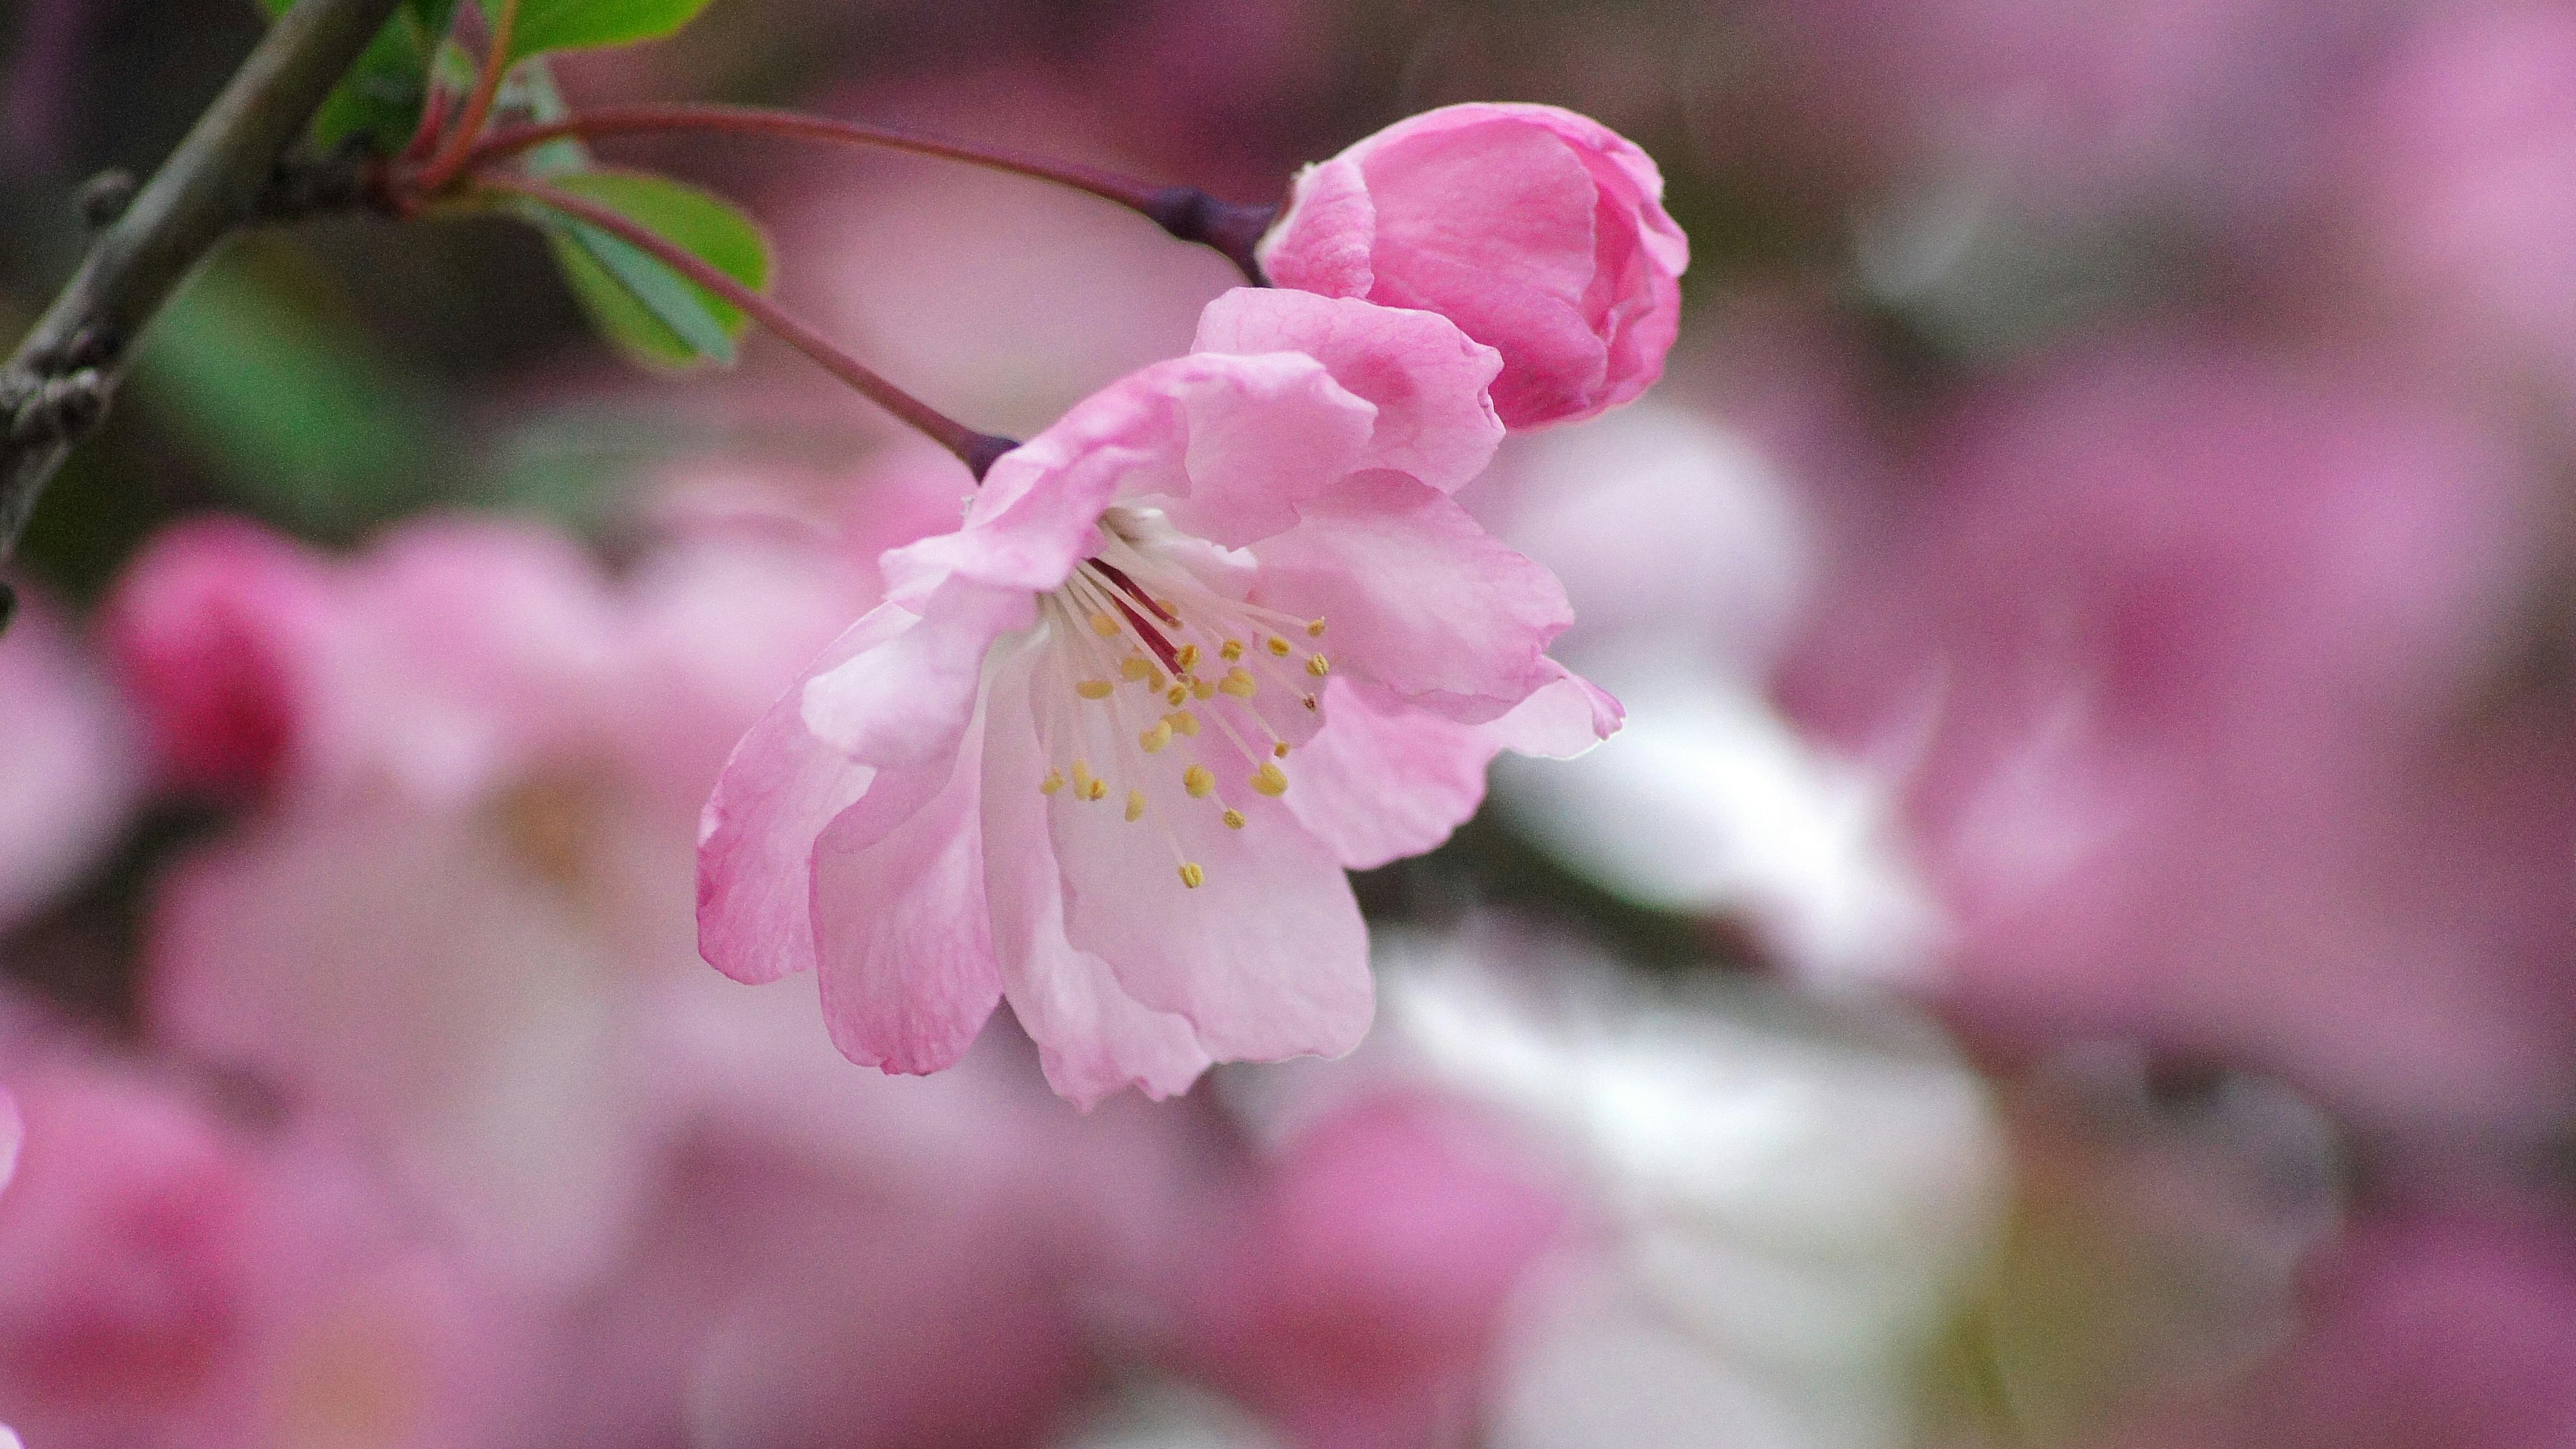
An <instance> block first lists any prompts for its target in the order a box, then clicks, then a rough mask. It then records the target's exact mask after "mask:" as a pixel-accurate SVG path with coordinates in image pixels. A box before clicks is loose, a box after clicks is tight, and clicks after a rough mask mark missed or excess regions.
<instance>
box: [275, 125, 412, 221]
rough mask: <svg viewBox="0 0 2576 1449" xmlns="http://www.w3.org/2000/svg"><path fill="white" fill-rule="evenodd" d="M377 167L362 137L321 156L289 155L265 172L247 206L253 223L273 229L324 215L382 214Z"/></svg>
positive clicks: (351, 139) (382, 198)
mask: <svg viewBox="0 0 2576 1449" xmlns="http://www.w3.org/2000/svg"><path fill="white" fill-rule="evenodd" d="M378 171H379V164H378V162H377V160H376V157H375V155H374V153H372V152H371V151H369V150H368V149H367V144H366V140H365V138H364V137H360V136H351V137H349V138H347V139H346V140H343V141H342V142H341V143H340V144H339V145H338V146H336V147H334V148H332V150H331V151H330V152H329V153H328V154H326V155H321V156H310V155H292V156H287V157H284V158H282V159H281V160H279V161H278V163H277V165H276V166H275V167H273V168H271V169H270V171H269V173H268V182H267V184H266V185H263V186H262V187H260V189H259V195H258V196H256V197H254V198H253V199H252V201H251V208H250V213H251V220H252V221H253V222H257V223H262V224H268V225H276V224H281V223H287V222H297V221H302V220H304V219H305V218H307V217H312V216H318V215H321V214H322V213H324V212H336V211H356V210H359V209H360V208H373V209H379V210H380V209H382V208H383V206H384V186H383V184H382V180H381V178H380V177H379V175H378Z"/></svg>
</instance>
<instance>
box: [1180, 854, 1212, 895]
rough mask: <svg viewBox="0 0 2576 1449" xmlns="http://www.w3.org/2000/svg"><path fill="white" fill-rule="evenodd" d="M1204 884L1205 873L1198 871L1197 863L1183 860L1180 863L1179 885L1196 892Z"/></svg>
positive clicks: (1205, 880)
mask: <svg viewBox="0 0 2576 1449" xmlns="http://www.w3.org/2000/svg"><path fill="white" fill-rule="evenodd" d="M1206 883H1207V872H1206V871H1203V870H1201V869H1199V863H1198V862H1197V861H1195V860H1185V861H1182V862H1181V884H1183V885H1185V886H1188V887H1189V888H1190V889H1191V890H1197V889H1198V888H1199V887H1200V886H1202V885H1205V884H1206Z"/></svg>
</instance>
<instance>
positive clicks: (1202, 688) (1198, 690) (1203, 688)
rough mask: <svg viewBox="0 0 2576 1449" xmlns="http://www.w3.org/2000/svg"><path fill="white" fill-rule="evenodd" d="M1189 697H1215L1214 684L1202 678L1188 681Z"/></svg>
mask: <svg viewBox="0 0 2576 1449" xmlns="http://www.w3.org/2000/svg"><path fill="white" fill-rule="evenodd" d="M1190 698H1192V699H1214V698H1216V686H1215V685H1213V684H1210V683H1208V682H1207V681H1206V680H1204V679H1193V680H1191V681H1190Z"/></svg>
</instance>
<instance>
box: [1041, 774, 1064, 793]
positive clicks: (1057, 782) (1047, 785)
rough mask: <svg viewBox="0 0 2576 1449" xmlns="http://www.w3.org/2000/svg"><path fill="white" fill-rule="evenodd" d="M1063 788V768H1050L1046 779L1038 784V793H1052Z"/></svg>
mask: <svg viewBox="0 0 2576 1449" xmlns="http://www.w3.org/2000/svg"><path fill="white" fill-rule="evenodd" d="M1063 788H1064V772H1063V771H1061V770H1049V771H1047V777H1046V779H1045V781H1044V782H1043V783H1041V784H1040V785H1039V786H1038V793H1039V794H1041V795H1052V794H1054V793H1055V792H1056V791H1058V790H1061V789H1063Z"/></svg>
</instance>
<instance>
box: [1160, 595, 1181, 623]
mask: <svg viewBox="0 0 2576 1449" xmlns="http://www.w3.org/2000/svg"><path fill="white" fill-rule="evenodd" d="M1154 607H1155V608H1156V609H1157V610H1159V611H1160V612H1161V613H1162V616H1163V617H1164V618H1166V619H1177V618H1179V617H1180V616H1181V606H1180V605H1178V604H1175V603H1173V602H1172V601H1171V600H1169V599H1156V600H1155V601H1154Z"/></svg>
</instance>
